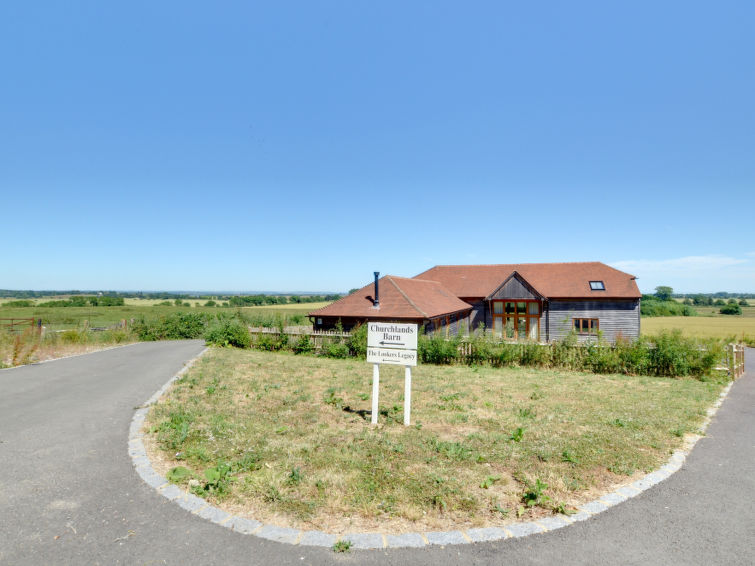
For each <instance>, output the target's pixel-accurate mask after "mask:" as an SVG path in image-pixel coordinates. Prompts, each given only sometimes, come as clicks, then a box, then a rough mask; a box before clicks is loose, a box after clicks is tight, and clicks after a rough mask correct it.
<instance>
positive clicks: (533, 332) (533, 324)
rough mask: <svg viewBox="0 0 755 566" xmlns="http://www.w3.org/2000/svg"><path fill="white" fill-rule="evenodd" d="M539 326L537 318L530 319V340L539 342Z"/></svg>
mask: <svg viewBox="0 0 755 566" xmlns="http://www.w3.org/2000/svg"><path fill="white" fill-rule="evenodd" d="M538 324H539V321H538V320H537V319H536V318H531V319H530V335H529V336H528V338H529V339H530V340H537V327H538Z"/></svg>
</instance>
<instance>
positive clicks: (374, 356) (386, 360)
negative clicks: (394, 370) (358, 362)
mask: <svg viewBox="0 0 755 566" xmlns="http://www.w3.org/2000/svg"><path fill="white" fill-rule="evenodd" d="M367 362H368V363H370V364H394V365H398V366H416V365H417V350H394V349H389V348H371V347H369V346H368V347H367Z"/></svg>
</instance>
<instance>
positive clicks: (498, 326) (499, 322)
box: [493, 316, 503, 336]
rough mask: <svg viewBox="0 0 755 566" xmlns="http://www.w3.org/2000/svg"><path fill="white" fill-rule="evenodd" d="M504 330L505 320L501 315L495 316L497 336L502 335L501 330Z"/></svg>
mask: <svg viewBox="0 0 755 566" xmlns="http://www.w3.org/2000/svg"><path fill="white" fill-rule="evenodd" d="M502 331H503V320H502V319H501V317H498V316H497V317H495V318H494V319H493V332H495V335H496V336H500V335H501V332H502Z"/></svg>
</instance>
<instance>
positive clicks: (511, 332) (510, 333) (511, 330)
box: [506, 318, 514, 338]
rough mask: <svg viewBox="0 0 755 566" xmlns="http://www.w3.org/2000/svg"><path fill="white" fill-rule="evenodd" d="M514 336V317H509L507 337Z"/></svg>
mask: <svg viewBox="0 0 755 566" xmlns="http://www.w3.org/2000/svg"><path fill="white" fill-rule="evenodd" d="M513 337H514V319H513V318H507V319H506V338H513Z"/></svg>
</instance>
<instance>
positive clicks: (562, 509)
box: [553, 501, 577, 515]
mask: <svg viewBox="0 0 755 566" xmlns="http://www.w3.org/2000/svg"><path fill="white" fill-rule="evenodd" d="M553 510H554V511H555V512H556V513H560V514H561V515H574V514H575V513H576V512H577V510H576V509H575V508H574V507H571V506H569V505H567V504H566V503H564V502H563V501H562V502H560V503H559V504H558V505H556V506H555V507H554V508H553Z"/></svg>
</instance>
